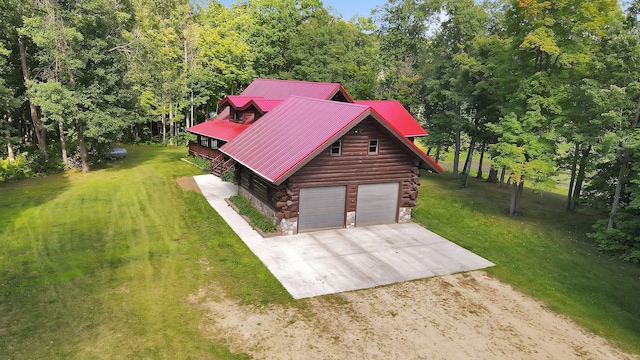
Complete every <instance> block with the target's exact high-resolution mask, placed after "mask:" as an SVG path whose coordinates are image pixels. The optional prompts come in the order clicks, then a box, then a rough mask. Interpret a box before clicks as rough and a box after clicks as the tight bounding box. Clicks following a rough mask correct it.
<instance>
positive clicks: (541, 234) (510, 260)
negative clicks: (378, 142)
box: [413, 174, 640, 353]
mask: <svg viewBox="0 0 640 360" xmlns="http://www.w3.org/2000/svg"><path fill="white" fill-rule="evenodd" d="M509 195H510V194H509V190H507V189H500V188H498V186H497V185H496V184H489V183H487V182H486V181H484V180H477V179H471V181H470V183H469V187H468V188H466V189H465V188H462V187H461V181H460V180H450V174H443V175H439V176H438V175H427V176H423V178H422V186H421V188H420V193H419V201H418V206H417V207H416V208H415V209H414V212H413V216H414V219H415V220H416V221H418V222H420V223H422V224H423V225H425V226H426V227H427V228H429V229H430V230H432V231H434V232H436V233H438V234H440V235H441V236H443V237H445V238H447V239H449V240H451V241H453V242H455V243H457V244H459V245H461V246H463V247H465V248H467V249H469V250H471V251H473V252H474V253H476V254H478V255H480V256H483V257H484V258H486V259H488V260H490V261H492V262H493V263H495V264H496V266H495V267H492V268H489V269H488V270H487V271H488V272H489V273H490V274H492V275H494V276H495V277H497V278H498V279H501V280H503V281H505V282H507V283H510V284H512V285H513V286H514V287H515V288H516V289H518V290H520V291H523V292H524V293H527V294H529V295H531V296H533V297H535V298H537V299H539V300H541V301H542V302H544V303H545V304H546V306H548V307H549V308H550V309H552V310H554V311H556V312H558V313H560V314H564V315H567V316H569V317H570V318H571V319H572V320H574V321H576V322H577V323H578V324H580V325H582V326H584V327H585V328H587V329H589V330H591V331H593V332H594V333H597V334H599V335H602V336H604V337H606V338H608V339H610V340H611V341H612V342H614V343H615V344H617V345H618V346H620V347H621V348H622V349H624V350H626V351H629V352H633V353H640V321H638V320H639V319H640V305H639V304H640V303H639V302H638V299H640V269H639V268H638V267H637V266H634V265H631V264H626V263H623V262H620V261H618V260H616V259H612V258H610V257H607V256H605V255H603V254H602V253H600V252H598V251H597V250H596V249H595V247H594V245H593V243H592V241H591V240H590V239H588V238H587V237H586V236H585V234H586V233H587V232H589V231H590V230H591V224H592V223H593V222H594V221H595V220H596V219H597V218H599V217H600V216H602V215H601V214H590V213H589V211H588V209H583V211H580V212H579V213H570V212H567V211H566V210H565V208H564V204H565V202H564V201H565V196H563V195H558V194H550V193H544V194H542V195H541V194H540V193H537V194H536V193H534V192H533V191H531V190H530V189H525V193H524V195H523V202H522V205H521V214H520V215H518V216H515V217H509V216H508V206H509ZM605 216H606V215H605Z"/></svg>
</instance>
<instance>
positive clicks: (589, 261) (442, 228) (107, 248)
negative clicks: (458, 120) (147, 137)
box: [0, 146, 640, 359]
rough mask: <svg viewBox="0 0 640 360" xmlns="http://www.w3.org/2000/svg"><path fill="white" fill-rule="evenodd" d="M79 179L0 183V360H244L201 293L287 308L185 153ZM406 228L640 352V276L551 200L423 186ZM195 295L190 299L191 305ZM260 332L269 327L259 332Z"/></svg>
mask: <svg viewBox="0 0 640 360" xmlns="http://www.w3.org/2000/svg"><path fill="white" fill-rule="evenodd" d="M128 151H129V156H128V157H127V158H125V159H121V160H117V161H114V162H110V163H108V164H106V165H105V166H103V167H102V168H99V169H95V170H94V171H92V172H91V173H89V174H82V173H77V172H73V173H67V174H64V175H55V176H48V177H45V178H38V179H30V180H26V181H21V182H16V183H10V184H0V359H5V358H11V359H44V358H46V359H50V358H54V359H55V358H58V359H74V358H75V359H87V358H92V359H93V358H95V359H131V358H172V359H174V358H175V359H185V358H207V359H208V358H227V359H238V358H239V359H242V358H247V356H246V355H245V354H234V353H232V352H230V351H229V350H228V349H227V348H226V347H225V345H224V334H219V335H220V338H215V339H209V338H205V337H204V336H203V332H202V331H201V327H202V326H207V325H209V324H211V323H212V322H214V321H215V319H208V318H207V317H206V316H205V314H203V313H202V312H201V311H200V310H199V307H198V306H196V305H194V301H196V300H190V297H191V296H192V295H194V294H197V293H198V290H199V289H201V288H202V287H206V286H209V285H213V287H211V288H210V289H213V290H209V291H222V292H223V294H222V295H223V296H228V297H231V298H233V299H234V300H236V301H239V302H241V303H245V304H251V305H254V306H260V305H262V304H269V303H278V304H285V305H293V306H300V307H303V306H304V304H305V302H304V301H302V302H296V301H294V300H293V299H292V298H291V297H290V296H289V295H288V294H287V292H286V291H285V290H284V289H283V288H282V286H281V285H280V284H279V283H278V282H277V280H276V279H275V278H274V277H273V276H272V275H271V274H270V273H269V271H268V270H267V269H266V268H265V267H264V266H263V265H262V263H261V262H260V261H259V260H258V259H257V258H256V257H255V256H254V255H253V254H252V253H251V252H250V251H249V250H248V249H247V248H246V246H245V245H244V244H243V243H242V241H241V240H240V239H239V238H238V237H237V236H236V235H235V234H234V233H233V232H232V231H231V229H229V227H228V226H227V225H226V224H225V223H224V221H223V220H222V219H221V218H220V217H219V216H218V215H217V214H216V213H215V211H214V210H213V209H211V207H210V206H209V204H208V203H207V202H206V201H205V200H204V198H203V197H202V196H201V195H200V194H197V193H195V192H193V191H183V190H181V189H180V188H179V187H178V185H177V183H176V181H175V179H176V178H177V177H180V176H191V175H195V174H198V173H199V170H198V169H197V168H196V167H193V166H191V165H189V164H186V163H184V162H182V161H179V159H180V157H182V156H184V155H185V153H186V151H185V150H184V149H181V148H161V147H153V146H135V147H128ZM419 196H420V199H419V202H418V207H417V208H416V209H415V210H414V217H415V220H416V221H418V222H420V223H422V224H424V225H425V226H426V227H428V228H429V229H431V230H433V231H435V232H436V233H439V234H441V235H443V236H445V237H446V238H449V239H450V240H452V241H455V242H456V243H458V244H460V245H462V246H464V247H466V248H468V249H470V250H472V251H474V252H476V253H477V254H479V255H481V256H484V257H485V258H487V259H489V260H491V261H493V262H494V263H496V264H497V266H496V267H493V268H490V269H489V270H488V271H489V272H490V273H491V274H493V275H494V276H496V277H498V278H499V279H502V280H504V281H506V282H508V283H511V284H513V286H514V287H516V288H517V289H519V290H521V291H523V292H525V293H528V294H530V295H532V296H534V297H536V298H537V299H540V300H541V301H543V302H544V303H545V304H546V305H547V306H548V307H550V308H551V309H553V310H555V311H557V312H559V313H561V314H566V315H568V316H569V317H571V318H572V319H573V320H575V321H576V322H578V323H579V324H581V325H583V326H585V327H586V328H588V329H591V330H592V331H594V332H596V333H598V334H601V335H604V336H606V337H607V338H609V339H611V340H612V341H614V342H615V343H617V344H618V345H619V346H621V347H622V348H623V349H625V350H627V351H632V352H636V353H638V352H640V345H639V344H640V324H639V323H638V321H637V320H638V319H639V318H640V306H638V301H637V299H639V298H640V270H639V269H638V268H637V267H634V266H631V265H628V264H624V263H621V262H619V261H617V260H612V259H609V258H607V257H606V256H603V255H602V254H600V253H598V252H597V251H595V249H594V247H593V245H592V244H591V242H590V241H589V240H588V239H587V238H586V237H585V236H584V234H585V232H587V231H588V230H589V229H590V224H591V223H592V222H593V220H594V219H595V217H594V216H593V215H590V214H587V213H579V214H571V213H567V212H565V211H564V207H563V199H564V197H562V196H559V195H553V194H551V195H549V194H544V195H543V196H540V195H539V194H534V193H532V192H529V191H528V190H527V191H526V192H525V196H524V201H523V204H522V209H521V210H522V215H521V216H517V217H515V218H509V217H508V216H507V206H508V196H509V194H508V191H507V190H505V189H498V188H497V186H495V185H494V184H486V183H485V182H483V181H477V180H475V179H472V180H471V181H470V186H469V188H467V189H462V188H461V187H460V182H459V181H451V180H449V177H448V176H447V175H446V174H445V175H441V176H425V177H423V185H422V187H421V190H420V195H419ZM191 299H192V298H191ZM265 326H266V325H265Z"/></svg>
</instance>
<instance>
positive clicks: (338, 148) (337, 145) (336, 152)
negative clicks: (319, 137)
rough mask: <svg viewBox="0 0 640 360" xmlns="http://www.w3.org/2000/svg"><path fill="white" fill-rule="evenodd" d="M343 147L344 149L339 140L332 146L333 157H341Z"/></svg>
mask: <svg viewBox="0 0 640 360" xmlns="http://www.w3.org/2000/svg"><path fill="white" fill-rule="evenodd" d="M341 147H342V141H341V140H338V141H336V142H334V143H333V144H331V156H340V153H341V152H342V151H341Z"/></svg>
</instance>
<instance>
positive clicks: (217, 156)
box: [189, 138, 224, 161]
mask: <svg viewBox="0 0 640 360" xmlns="http://www.w3.org/2000/svg"><path fill="white" fill-rule="evenodd" d="M204 139H207V138H204ZM211 140H212V139H208V141H209V143H208V144H210V141H211ZM218 141H219V143H218V144H219V145H218V146H222V144H223V143H224V142H222V141H220V140H218ZM209 146H210V145H209ZM209 146H202V145H201V144H199V143H197V142H194V141H189V155H192V156H200V157H203V158H206V159H210V160H218V161H220V160H223V159H224V155H223V154H222V152H221V151H220V150H218V149H212V148H210V147H209Z"/></svg>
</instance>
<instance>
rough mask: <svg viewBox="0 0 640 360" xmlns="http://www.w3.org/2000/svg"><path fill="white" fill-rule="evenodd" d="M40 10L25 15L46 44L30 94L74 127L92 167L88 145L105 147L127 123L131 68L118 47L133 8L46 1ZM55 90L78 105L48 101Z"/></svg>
mask: <svg viewBox="0 0 640 360" xmlns="http://www.w3.org/2000/svg"><path fill="white" fill-rule="evenodd" d="M36 10H38V11H37V12H34V14H33V15H32V16H30V17H25V18H24V26H23V28H22V29H21V32H22V33H23V34H25V35H26V36H28V37H29V38H30V39H31V40H32V41H33V42H34V44H36V45H37V46H38V47H39V48H40V49H41V51H40V52H38V55H37V57H38V60H39V62H40V64H41V69H39V76H38V79H37V80H36V81H35V82H34V83H33V85H32V89H30V91H29V96H30V98H32V99H38V105H39V106H40V108H41V110H42V113H43V114H45V115H46V116H48V117H50V118H51V119H56V120H57V121H58V122H59V124H60V125H61V129H64V127H65V126H69V127H71V128H72V129H73V130H74V131H75V133H76V137H77V141H78V152H79V156H80V159H81V163H82V171H89V160H88V155H89V151H88V150H89V149H92V150H95V151H96V153H98V154H99V153H100V152H102V151H104V149H103V148H102V146H101V144H103V145H104V146H105V147H106V146H110V143H111V142H112V141H113V140H114V138H115V137H116V136H117V135H118V133H119V131H120V130H121V129H122V127H124V126H126V122H125V119H126V117H124V116H123V115H124V109H123V107H124V106H125V103H126V102H127V101H128V99H127V95H128V93H127V91H126V86H125V84H124V83H123V82H122V79H123V75H124V71H125V69H126V67H125V63H124V57H123V56H122V54H120V53H119V52H118V51H117V49H118V47H119V46H120V45H121V44H122V38H121V31H122V30H123V29H124V28H126V26H127V25H128V24H127V22H128V21H129V19H130V15H129V14H130V9H129V8H128V7H127V4H126V3H121V2H118V1H108V0H93V1H83V2H58V1H57V0H47V1H42V2H40V3H38V7H37V9H36ZM52 94H56V95H57V96H58V97H57V99H59V100H60V101H61V102H62V103H63V104H67V105H73V106H72V107H71V108H70V109H65V111H61V110H60V106H61V104H60V103H56V102H54V101H46V99H47V95H52ZM85 134H86V136H87V137H85ZM61 136H62V139H63V137H64V135H63V134H61Z"/></svg>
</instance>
